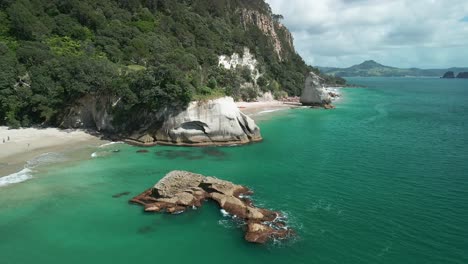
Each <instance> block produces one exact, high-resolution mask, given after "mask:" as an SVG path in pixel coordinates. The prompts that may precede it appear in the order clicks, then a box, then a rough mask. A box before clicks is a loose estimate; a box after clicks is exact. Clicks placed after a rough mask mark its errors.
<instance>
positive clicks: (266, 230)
mask: <svg viewBox="0 0 468 264" xmlns="http://www.w3.org/2000/svg"><path fill="white" fill-rule="evenodd" d="M252 193H253V192H252V191H251V190H249V189H248V188H246V187H244V186H241V185H237V184H234V183H232V182H229V181H224V180H220V179H217V178H214V177H205V176H203V175H200V174H195V173H191V172H186V171H172V172H170V173H168V174H167V175H166V176H165V177H164V178H162V179H161V180H160V181H159V182H158V183H156V185H155V186H154V187H153V188H151V189H149V190H146V191H145V192H143V193H142V194H140V195H138V196H136V197H135V198H133V199H132V200H131V201H130V202H132V203H136V204H141V205H143V206H144V207H145V211H146V212H165V213H170V214H179V213H182V212H184V211H186V210H188V209H191V208H196V207H200V206H202V204H203V203H204V202H205V201H206V200H207V199H211V200H214V201H216V202H217V203H218V205H219V206H220V207H221V208H222V210H224V211H225V212H227V213H228V214H230V215H231V216H233V217H235V218H236V219H241V220H243V221H244V223H245V225H246V233H245V239H246V240H247V241H249V242H253V243H266V242H268V241H270V240H273V239H285V238H287V237H289V236H290V235H292V234H293V231H292V230H291V229H290V228H288V227H287V226H286V223H285V222H284V221H283V220H284V218H283V217H282V215H281V213H279V212H275V211H270V210H267V209H262V208H258V207H255V206H254V205H253V203H252V201H251V200H250V199H249V195H251V194H252Z"/></svg>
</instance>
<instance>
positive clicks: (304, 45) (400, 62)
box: [267, 0, 468, 68]
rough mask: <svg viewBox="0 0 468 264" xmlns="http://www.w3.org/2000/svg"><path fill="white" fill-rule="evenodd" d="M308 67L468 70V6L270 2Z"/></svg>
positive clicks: (438, 1) (400, 1)
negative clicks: (374, 64) (373, 64)
mask: <svg viewBox="0 0 468 264" xmlns="http://www.w3.org/2000/svg"><path fill="white" fill-rule="evenodd" d="M267 2H268V3H270V5H271V7H272V9H273V12H275V13H278V14H282V15H283V16H284V21H283V22H284V24H286V26H288V27H289V29H290V30H291V31H292V33H293V36H294V38H295V46H296V49H297V51H298V52H299V53H300V54H301V55H302V56H303V57H304V59H305V60H306V62H308V63H309V64H312V65H320V66H340V67H348V66H351V65H353V64H357V63H360V62H362V61H363V60H367V59H374V60H376V61H378V62H380V63H383V64H387V65H391V66H398V67H423V68H438V67H451V66H468V51H467V50H468V23H466V22H464V19H463V18H464V17H467V15H468V1H460V0H313V1H312V0H267Z"/></svg>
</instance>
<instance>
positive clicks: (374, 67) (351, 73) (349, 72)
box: [318, 60, 468, 78]
mask: <svg viewBox="0 0 468 264" xmlns="http://www.w3.org/2000/svg"><path fill="white" fill-rule="evenodd" d="M318 68H319V69H320V71H321V72H323V73H325V74H329V75H333V76H337V77H441V76H443V75H444V74H445V73H447V72H453V73H454V77H455V76H456V75H455V73H458V74H462V73H466V72H468V67H466V68H448V69H419V68H408V69H402V68H396V67H391V66H386V65H382V64H380V63H378V62H376V61H373V60H368V61H365V62H363V63H361V64H357V65H353V66H351V67H349V68H332V67H318ZM461 76H464V75H463V74H462V75H461ZM457 78H463V77H457ZM465 78H466V77H465Z"/></svg>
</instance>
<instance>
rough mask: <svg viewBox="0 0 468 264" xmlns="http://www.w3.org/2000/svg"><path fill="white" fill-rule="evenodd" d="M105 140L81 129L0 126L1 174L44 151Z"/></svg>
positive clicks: (98, 142) (16, 169) (18, 169)
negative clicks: (10, 127)
mask: <svg viewBox="0 0 468 264" xmlns="http://www.w3.org/2000/svg"><path fill="white" fill-rule="evenodd" d="M106 142H107V141H104V140H101V139H99V138H98V137H96V136H94V135H91V134H89V133H87V132H85V131H83V130H60V129H57V128H45V129H38V128H24V129H8V128H7V127H0V177H2V176H6V175H9V174H11V173H15V172H18V171H20V170H22V169H23V168H24V165H25V164H26V162H27V161H29V160H31V159H33V158H35V157H37V156H39V155H41V154H44V153H50V152H62V151H65V150H69V149H73V148H77V147H80V146H88V145H96V146H99V145H101V144H104V143H106Z"/></svg>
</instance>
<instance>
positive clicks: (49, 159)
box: [0, 152, 66, 187]
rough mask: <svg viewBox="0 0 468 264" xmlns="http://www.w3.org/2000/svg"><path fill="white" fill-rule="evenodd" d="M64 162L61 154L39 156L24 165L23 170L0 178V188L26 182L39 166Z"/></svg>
mask: <svg viewBox="0 0 468 264" xmlns="http://www.w3.org/2000/svg"><path fill="white" fill-rule="evenodd" d="M65 160H66V158H65V156H64V155H63V154H59V153H54V152H49V153H44V154H41V155H39V156H37V157H35V158H33V159H31V160H28V161H27V162H26V165H24V169H22V170H21V171H19V172H16V173H12V174H10V175H7V176H4V177H0V187H5V186H8V185H11V184H15V183H20V182H24V181H27V180H29V179H31V178H32V177H33V176H32V172H33V169H34V168H36V167H38V166H41V165H46V164H52V163H57V162H61V161H65Z"/></svg>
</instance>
